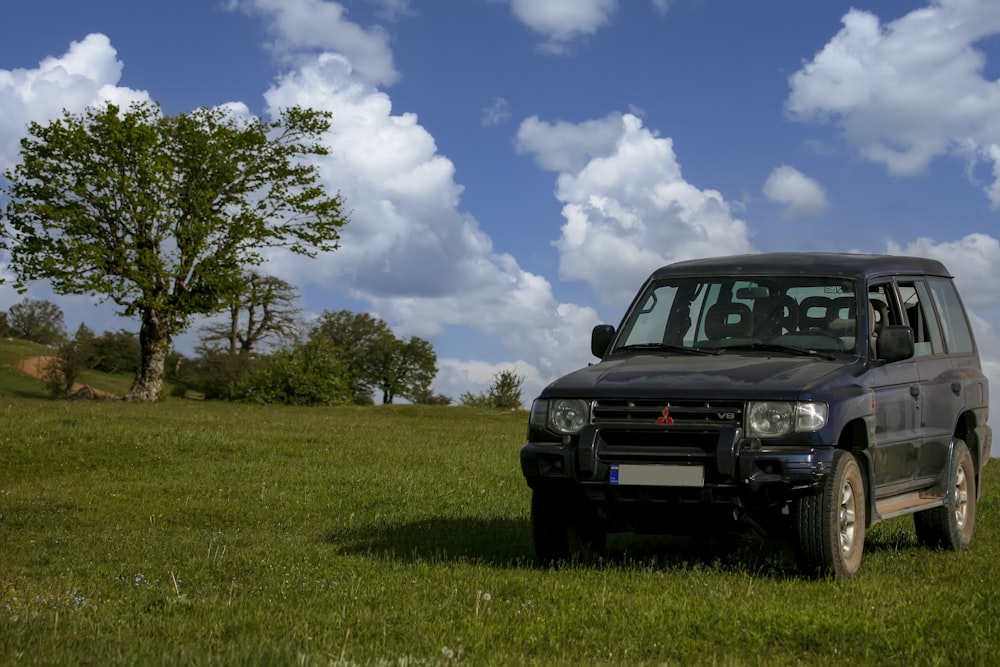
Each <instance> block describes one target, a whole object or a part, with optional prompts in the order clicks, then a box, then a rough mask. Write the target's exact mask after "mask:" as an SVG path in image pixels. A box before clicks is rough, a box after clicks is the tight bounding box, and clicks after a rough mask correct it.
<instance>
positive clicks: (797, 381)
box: [542, 352, 861, 400]
mask: <svg viewBox="0 0 1000 667" xmlns="http://www.w3.org/2000/svg"><path fill="white" fill-rule="evenodd" d="M850 366H857V367H858V368H856V369H854V372H847V373H845V372H844V370H845V367H850ZM860 370H861V362H860V361H858V360H857V359H853V360H850V359H848V360H845V359H840V360H836V361H829V360H826V359H822V358H818V357H788V356H766V355H762V354H734V353H725V354H720V355H718V356H695V355H687V354H683V355H677V354H669V353H668V354H664V353H652V352H651V353H639V354H633V355H629V356H619V357H614V358H611V359H605V360H603V361H601V362H600V363H597V364H593V365H591V366H588V367H586V368H582V369H580V370H578V371H575V372H573V373H570V374H569V375H566V376H564V377H562V378H560V379H558V380H556V381H555V382H553V383H552V384H550V385H549V386H548V387H546V389H545V391H543V392H542V396H566V397H570V396H573V397H580V398H598V397H635V398H641V397H662V396H665V395H678V394H683V395H684V396H685V397H690V398H695V399H697V398H714V399H720V398H734V399H735V398H743V399H746V398H757V399H784V400H794V399H797V398H800V397H803V398H804V397H807V396H808V395H809V394H812V393H813V392H815V391H817V390H819V389H821V388H823V387H825V386H826V385H829V384H832V383H836V382H843V381H844V379H845V377H846V378H851V377H853V376H854V375H856V374H857V373H858V372H860Z"/></svg>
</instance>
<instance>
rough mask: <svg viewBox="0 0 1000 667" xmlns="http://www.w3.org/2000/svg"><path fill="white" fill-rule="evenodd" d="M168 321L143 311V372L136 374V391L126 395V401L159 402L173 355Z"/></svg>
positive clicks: (140, 359)
mask: <svg viewBox="0 0 1000 667" xmlns="http://www.w3.org/2000/svg"><path fill="white" fill-rule="evenodd" d="M164 319H165V317H164V316H163V315H162V314H161V313H159V312H157V311H155V310H151V309H145V310H143V311H142V326H141V327H140V328H139V353H140V354H139V368H138V369H136V371H135V380H133V381H132V388H131V389H129V390H128V393H127V394H125V400H126V401H136V402H144V401H155V400H157V399H158V398H159V397H160V390H162V389H163V368H164V365H165V363H166V360H167V353H168V352H169V351H170V331H169V330H168V328H167V327H166V325H165V324H164V322H163V320H164Z"/></svg>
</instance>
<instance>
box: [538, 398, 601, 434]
mask: <svg viewBox="0 0 1000 667" xmlns="http://www.w3.org/2000/svg"><path fill="white" fill-rule="evenodd" d="M538 402H539V403H541V402H542V401H538ZM589 422H590V404H589V403H588V402H587V401H581V400H579V399H573V398H556V399H552V400H550V401H549V402H548V415H547V418H546V423H547V426H548V428H549V430H551V431H555V432H556V433H563V434H565V435H572V434H574V433H578V432H579V431H580V429H582V428H583V427H584V426H586V425H587V424H588V423H589Z"/></svg>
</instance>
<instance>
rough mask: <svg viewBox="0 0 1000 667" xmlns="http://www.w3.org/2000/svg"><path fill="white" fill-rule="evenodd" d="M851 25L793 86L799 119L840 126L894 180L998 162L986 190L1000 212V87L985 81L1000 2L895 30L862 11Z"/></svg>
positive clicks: (952, 1) (920, 15) (949, 3)
mask: <svg viewBox="0 0 1000 667" xmlns="http://www.w3.org/2000/svg"><path fill="white" fill-rule="evenodd" d="M842 21H843V26H844V27H843V28H842V29H841V30H840V31H839V32H838V33H837V34H836V35H835V36H834V37H833V38H832V39H831V40H830V42H829V43H827V44H826V46H824V47H823V49H822V50H821V51H819V52H818V53H817V54H816V55H815V56H814V57H813V59H812V60H811V61H809V62H808V63H806V64H805V65H804V67H803V68H802V69H801V70H799V71H798V72H796V73H795V74H794V75H792V77H791V78H790V80H789V83H790V86H791V92H790V94H789V97H788V99H787V101H786V110H787V112H788V113H789V115H790V116H791V117H793V118H795V119H798V120H802V121H819V122H824V121H834V122H837V123H839V125H840V126H841V128H842V130H843V133H844V137H845V138H846V139H847V141H848V142H849V143H850V144H851V145H852V146H854V147H855V148H856V149H857V150H858V151H859V152H860V153H861V155H862V156H864V157H865V158H866V159H868V160H871V161H874V162H877V163H881V164H884V165H885V166H886V168H887V169H888V170H889V172H891V173H893V174H901V175H909V174H914V173H918V172H920V171H922V170H923V169H925V168H926V166H927V165H928V163H929V162H930V161H931V160H932V159H934V158H935V157H938V156H942V155H956V156H961V157H963V158H964V159H966V160H969V161H971V162H973V163H974V162H976V161H979V160H982V161H985V162H987V163H992V164H993V165H994V178H995V179H996V182H994V184H993V185H991V186H989V187H987V188H986V192H987V196H988V197H990V200H991V202H992V203H993V205H994V206H1000V167H998V166H997V164H998V156H1000V152H998V150H997V148H996V147H997V146H1000V86H998V85H997V82H995V81H989V80H987V79H985V78H984V77H983V69H984V66H985V63H986V60H985V56H984V55H983V53H982V51H980V50H979V49H977V48H976V44H977V43H978V42H980V41H982V40H984V39H988V38H990V37H995V36H996V35H998V34H1000V3H997V2H995V1H994V0H936V1H934V2H931V4H930V5H928V6H927V7H925V8H922V9H918V10H914V11H912V12H910V13H909V14H907V15H905V16H903V17H902V18H900V19H898V20H895V21H891V22H889V23H887V24H885V25H883V24H881V23H880V21H879V19H878V17H877V16H875V15H874V14H871V13H869V12H865V11H861V10H856V9H852V10H851V11H849V12H848V13H847V14H845V15H844V17H843V19H842ZM970 173H971V170H970Z"/></svg>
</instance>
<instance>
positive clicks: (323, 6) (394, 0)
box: [238, 0, 409, 85]
mask: <svg viewBox="0 0 1000 667" xmlns="http://www.w3.org/2000/svg"><path fill="white" fill-rule="evenodd" d="M238 2H239V4H240V6H241V7H243V8H244V9H245V10H246V11H248V12H250V13H254V14H259V15H262V16H264V17H265V18H266V19H267V20H268V25H269V26H270V28H271V30H272V31H273V32H274V34H275V35H276V42H275V44H274V47H275V49H276V51H277V52H278V53H282V54H285V55H286V56H288V57H291V58H297V57H300V56H301V54H302V52H303V51H304V50H307V49H318V50H322V51H326V50H329V51H335V52H337V53H341V54H343V55H344V56H346V57H347V58H348V59H350V62H351V64H352V66H353V68H354V71H355V73H356V75H357V76H358V78H360V79H362V80H364V81H365V82H367V83H369V84H372V85H389V84H392V83H395V82H396V81H397V80H399V72H398V71H397V70H396V66H395V65H394V63H393V57H392V50H391V49H390V47H389V36H388V34H387V33H386V32H385V30H383V29H382V28H381V27H379V26H372V27H370V28H367V29H366V28H363V27H361V26H359V25H358V24H357V23H353V22H352V21H350V20H348V18H347V9H346V8H345V7H344V5H343V4H341V3H339V2H332V1H331V0H238ZM379 5H380V9H379V11H380V12H382V14H383V15H389V16H391V17H392V18H395V16H397V15H399V14H400V13H405V12H407V11H408V10H409V3H408V2H406V1H405V0H380V2H379Z"/></svg>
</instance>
